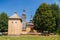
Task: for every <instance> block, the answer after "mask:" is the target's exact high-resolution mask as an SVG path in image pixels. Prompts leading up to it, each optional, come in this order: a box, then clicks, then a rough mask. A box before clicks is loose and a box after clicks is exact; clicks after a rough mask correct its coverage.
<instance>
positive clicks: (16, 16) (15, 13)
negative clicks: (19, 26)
mask: <svg viewBox="0 0 60 40" xmlns="http://www.w3.org/2000/svg"><path fill="white" fill-rule="evenodd" d="M9 18H18V19H20V17H19V16H18V15H17V12H14V15H12V16H10V17H9Z"/></svg>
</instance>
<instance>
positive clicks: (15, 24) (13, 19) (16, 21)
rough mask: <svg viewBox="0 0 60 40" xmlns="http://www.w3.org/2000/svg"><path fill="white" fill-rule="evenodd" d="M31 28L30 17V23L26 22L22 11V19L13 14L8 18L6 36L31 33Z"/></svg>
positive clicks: (32, 25)
mask: <svg viewBox="0 0 60 40" xmlns="http://www.w3.org/2000/svg"><path fill="white" fill-rule="evenodd" d="M33 27H34V24H33V22H32V16H31V18H30V22H26V14H25V10H23V13H22V17H19V16H18V14H17V12H14V15H12V16H10V17H9V20H8V35H21V34H28V33H30V32H32V29H33Z"/></svg>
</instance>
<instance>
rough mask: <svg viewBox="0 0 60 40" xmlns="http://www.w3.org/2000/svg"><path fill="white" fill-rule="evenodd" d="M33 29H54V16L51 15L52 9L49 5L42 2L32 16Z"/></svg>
mask: <svg viewBox="0 0 60 40" xmlns="http://www.w3.org/2000/svg"><path fill="white" fill-rule="evenodd" d="M33 23H34V29H36V30H38V31H41V32H43V31H49V32H53V31H52V30H55V25H56V23H55V17H54V16H53V15H52V10H51V8H50V6H49V5H47V4H46V3H42V4H41V5H40V6H39V7H38V9H37V10H36V13H35V15H34V18H33Z"/></svg>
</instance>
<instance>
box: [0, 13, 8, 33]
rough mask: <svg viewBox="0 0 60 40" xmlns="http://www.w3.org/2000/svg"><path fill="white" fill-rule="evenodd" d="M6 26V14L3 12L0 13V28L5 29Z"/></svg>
mask: <svg viewBox="0 0 60 40" xmlns="http://www.w3.org/2000/svg"><path fill="white" fill-rule="evenodd" d="M7 28H8V16H7V14H6V13H5V12H2V13H1V14H0V29H1V31H2V32H3V31H6V30H7Z"/></svg>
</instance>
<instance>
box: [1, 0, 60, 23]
mask: <svg viewBox="0 0 60 40" xmlns="http://www.w3.org/2000/svg"><path fill="white" fill-rule="evenodd" d="M43 2H46V3H47V4H51V3H57V4H58V5H60V0H0V12H6V13H7V14H8V16H11V15H13V13H14V12H15V11H16V12H17V13H18V15H19V16H20V17H21V16H22V11H23V10H26V21H27V22H28V21H29V20H30V15H33V16H34V14H35V11H36V9H37V8H38V6H39V5H40V4H41V3H43Z"/></svg>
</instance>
